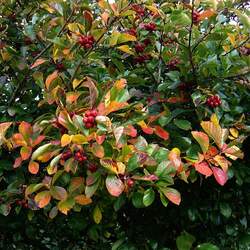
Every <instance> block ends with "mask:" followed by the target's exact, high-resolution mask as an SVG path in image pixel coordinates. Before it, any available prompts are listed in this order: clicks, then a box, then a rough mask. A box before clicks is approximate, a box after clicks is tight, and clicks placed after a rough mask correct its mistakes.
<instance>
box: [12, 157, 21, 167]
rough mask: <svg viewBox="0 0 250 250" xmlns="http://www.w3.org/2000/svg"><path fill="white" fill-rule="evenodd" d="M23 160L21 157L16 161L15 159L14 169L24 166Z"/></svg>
mask: <svg viewBox="0 0 250 250" xmlns="http://www.w3.org/2000/svg"><path fill="white" fill-rule="evenodd" d="M22 161H23V160H22V158H21V157H17V158H16V159H15V163H14V165H13V168H18V167H20V165H21V164H22Z"/></svg>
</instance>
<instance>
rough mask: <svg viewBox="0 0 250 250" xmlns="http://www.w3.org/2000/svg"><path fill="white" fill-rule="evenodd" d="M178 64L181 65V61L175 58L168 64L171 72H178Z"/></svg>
mask: <svg viewBox="0 0 250 250" xmlns="http://www.w3.org/2000/svg"><path fill="white" fill-rule="evenodd" d="M178 64H180V60H179V59H177V58H173V59H171V60H170V61H169V62H168V64H167V66H168V68H169V69H170V70H176V69H177V66H178Z"/></svg>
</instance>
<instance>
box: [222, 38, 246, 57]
mask: <svg viewBox="0 0 250 250" xmlns="http://www.w3.org/2000/svg"><path fill="white" fill-rule="evenodd" d="M248 40H250V36H249V37H248V38H247V39H246V40H245V41H244V42H242V43H241V44H239V45H238V46H236V47H234V48H232V49H231V50H229V51H228V52H227V53H225V54H223V55H222V56H226V55H228V54H230V53H231V52H232V51H234V50H236V49H239V48H240V47H242V46H243V45H244V44H246V43H247V42H248Z"/></svg>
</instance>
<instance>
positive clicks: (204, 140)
mask: <svg viewBox="0 0 250 250" xmlns="http://www.w3.org/2000/svg"><path fill="white" fill-rule="evenodd" d="M191 133H192V136H193V137H194V139H195V140H196V141H197V142H198V143H199V145H200V147H201V149H202V151H203V153H205V152H207V151H208V147H209V137H208V136H207V135H206V134H205V133H203V132H198V131H192V132H191Z"/></svg>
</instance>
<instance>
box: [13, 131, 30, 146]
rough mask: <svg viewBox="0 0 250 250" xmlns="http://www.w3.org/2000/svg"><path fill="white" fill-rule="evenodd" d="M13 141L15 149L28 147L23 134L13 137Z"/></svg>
mask: <svg viewBox="0 0 250 250" xmlns="http://www.w3.org/2000/svg"><path fill="white" fill-rule="evenodd" d="M12 141H13V144H14V146H15V147H18V146H27V143H26V141H25V140H24V138H23V136H22V135H21V134H19V133H18V134H14V135H13V136H12Z"/></svg>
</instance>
